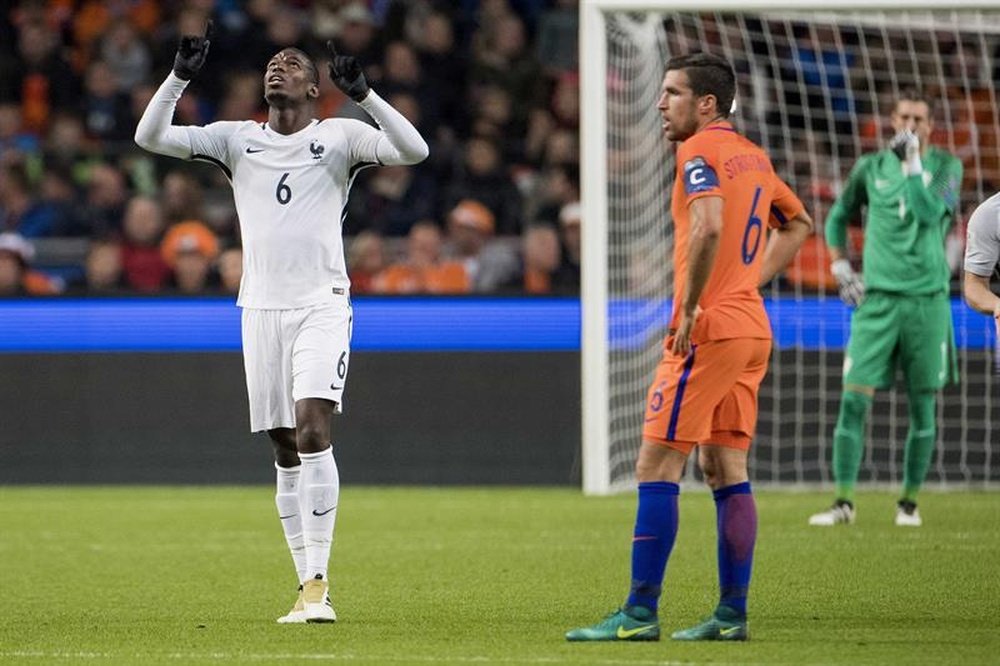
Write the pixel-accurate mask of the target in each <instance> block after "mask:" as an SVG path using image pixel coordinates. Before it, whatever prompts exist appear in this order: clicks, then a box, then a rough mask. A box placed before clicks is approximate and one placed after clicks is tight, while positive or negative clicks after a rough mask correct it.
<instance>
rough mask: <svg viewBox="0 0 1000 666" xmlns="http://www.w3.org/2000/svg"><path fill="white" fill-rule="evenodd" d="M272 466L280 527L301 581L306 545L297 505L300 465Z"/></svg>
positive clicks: (304, 572) (304, 571)
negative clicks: (274, 472) (275, 481)
mask: <svg viewBox="0 0 1000 666" xmlns="http://www.w3.org/2000/svg"><path fill="white" fill-rule="evenodd" d="M274 468H275V470H276V471H277V486H278V487H277V492H276V493H275V495H274V503H275V505H276V506H277V507H278V519H279V520H281V529H282V530H284V532H285V541H286V542H287V543H288V551H289V552H290V553H291V554H292V561H293V562H294V563H295V573H296V574H297V577H298V581H299V583H301V582H302V581H304V580H305V579H306V546H305V542H304V540H303V539H302V512H301V511H300V507H299V472H300V470H301V469H302V466H301V465H296V466H295V467H278V465H277V464H275V465H274Z"/></svg>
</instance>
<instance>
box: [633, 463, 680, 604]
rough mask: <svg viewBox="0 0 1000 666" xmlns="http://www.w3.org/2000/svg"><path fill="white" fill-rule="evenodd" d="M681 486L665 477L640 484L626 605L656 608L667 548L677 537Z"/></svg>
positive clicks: (665, 563)
mask: <svg viewBox="0 0 1000 666" xmlns="http://www.w3.org/2000/svg"><path fill="white" fill-rule="evenodd" d="M679 493H680V486H678V485H677V484H676V483H670V482H668V481H649V482H646V483H640V484H639V507H638V509H637V511H636V517H635V531H634V532H633V536H632V590H631V592H630V593H629V595H628V602H627V603H628V605H629V606H643V607H645V608H648V609H649V610H651V611H653V612H654V613H655V612H656V608H657V605H658V602H659V599H660V588H661V585H662V584H663V572H664V571H665V570H666V568H667V559H668V558H669V557H670V550H671V549H672V548H673V547H674V539H675V538H676V537H677V495H678V494H679Z"/></svg>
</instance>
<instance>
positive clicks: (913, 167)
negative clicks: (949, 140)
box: [889, 129, 924, 176]
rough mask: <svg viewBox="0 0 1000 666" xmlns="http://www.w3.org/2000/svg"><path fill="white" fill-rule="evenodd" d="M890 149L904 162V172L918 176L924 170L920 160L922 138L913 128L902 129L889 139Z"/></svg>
mask: <svg viewBox="0 0 1000 666" xmlns="http://www.w3.org/2000/svg"><path fill="white" fill-rule="evenodd" d="M889 149H890V150H892V152H894V153H896V157H898V158H899V161H900V162H902V163H903V167H904V168H903V172H904V173H905V174H906V175H907V176H916V175H919V174H921V173H923V171H924V166H923V164H921V162H920V139H919V138H917V135H916V134H914V133H913V132H912V131H911V130H908V129H905V130H901V131H900V132H898V133H897V134H896V136H894V137H892V139H891V140H890V141H889Z"/></svg>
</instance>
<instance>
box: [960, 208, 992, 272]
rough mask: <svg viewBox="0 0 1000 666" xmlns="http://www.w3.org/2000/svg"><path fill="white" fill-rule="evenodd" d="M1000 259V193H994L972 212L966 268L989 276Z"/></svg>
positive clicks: (966, 247)
mask: <svg viewBox="0 0 1000 666" xmlns="http://www.w3.org/2000/svg"><path fill="white" fill-rule="evenodd" d="M998 261H1000V195H994V196H993V197H991V198H990V199H988V200H987V201H985V202H983V203H982V204H980V206H979V207H978V208H977V209H976V210H975V212H973V213H972V217H971V218H969V227H968V230H967V232H966V245H965V270H966V271H967V272H969V273H972V274H973V275H978V276H980V277H989V276H990V275H992V274H993V271H994V269H995V268H996V265H997V262H998Z"/></svg>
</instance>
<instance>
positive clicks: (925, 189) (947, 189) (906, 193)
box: [889, 129, 962, 226]
mask: <svg viewBox="0 0 1000 666" xmlns="http://www.w3.org/2000/svg"><path fill="white" fill-rule="evenodd" d="M889 148H890V149H891V150H892V152H893V153H895V155H896V157H898V158H899V160H900V162H901V163H902V168H903V173H904V174H906V181H905V185H904V189H903V197H904V201H905V203H906V207H907V209H908V210H910V211H911V212H912V213H913V219H915V220H916V221H917V222H918V223H920V224H937V223H939V222H941V221H942V219H944V218H947V222H948V226H951V224H952V222H953V221H954V216H955V211H956V210H957V208H958V196H959V192H958V190H959V186H960V184H961V182H962V163H961V162H960V161H959V160H957V159H955V158H952V159H951V160H949V161H948V162H947V163H946V164H945V166H944V168H943V169H942V171H941V173H938V174H933V179H932V180H931V181H930V182H929V183H925V182H924V165H923V161H922V160H921V159H920V156H921V145H920V138H919V137H918V136H917V134H916V133H915V132H912V131H911V130H909V129H905V130H902V131H900V132H898V133H897V134H896V136H894V137H893V138H892V140H891V141H890V142H889Z"/></svg>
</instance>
